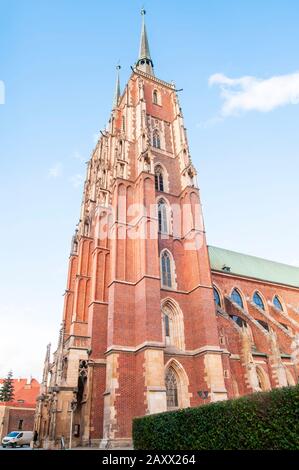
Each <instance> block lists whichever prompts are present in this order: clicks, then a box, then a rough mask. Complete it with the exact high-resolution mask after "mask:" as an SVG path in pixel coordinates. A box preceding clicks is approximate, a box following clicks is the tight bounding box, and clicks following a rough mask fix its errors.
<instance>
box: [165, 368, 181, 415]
mask: <svg viewBox="0 0 299 470" xmlns="http://www.w3.org/2000/svg"><path fill="white" fill-rule="evenodd" d="M165 386H166V400H167V409H168V410H173V409H176V408H178V407H179V399H178V377H177V374H176V373H175V371H174V369H173V368H172V367H169V368H168V369H167V371H166V374H165Z"/></svg>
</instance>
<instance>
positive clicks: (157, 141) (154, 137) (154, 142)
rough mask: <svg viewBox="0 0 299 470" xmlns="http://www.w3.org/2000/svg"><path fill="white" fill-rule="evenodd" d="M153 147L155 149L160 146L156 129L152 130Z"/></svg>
mask: <svg viewBox="0 0 299 470" xmlns="http://www.w3.org/2000/svg"><path fill="white" fill-rule="evenodd" d="M153 147H155V148H156V149H160V148H161V141H160V134H159V132H158V131H157V130H155V131H154V132H153Z"/></svg>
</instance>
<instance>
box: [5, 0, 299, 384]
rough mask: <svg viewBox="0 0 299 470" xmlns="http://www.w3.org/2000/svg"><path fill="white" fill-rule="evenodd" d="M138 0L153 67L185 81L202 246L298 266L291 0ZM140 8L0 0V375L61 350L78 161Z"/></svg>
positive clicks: (132, 41)
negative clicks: (198, 190) (49, 351)
mask: <svg viewBox="0 0 299 470" xmlns="http://www.w3.org/2000/svg"><path fill="white" fill-rule="evenodd" d="M144 5H145V8H146V9H147V17H146V22H147V28H148V34H149V41H150V48H151V53H152V58H153V61H154V64H155V72H156V75H157V76H158V77H159V78H162V79H164V80H166V81H171V80H174V81H175V82H176V85H177V87H178V88H183V91H182V92H181V93H180V100H181V105H182V108H183V112H184V116H185V124H186V127H187V130H188V136H189V143H190V150H191V155H192V159H193V162H194V164H195V166H196V168H197V170H198V179H199V184H200V188H201V197H202V202H203V209H204V216H205V225H206V230H207V238H208V242H209V243H210V244H214V245H217V246H222V247H224V248H229V249H235V250H236V251H243V252H245V253H249V254H254V255H257V256H262V257H265V258H269V259H274V260H277V261H283V262H287V263H291V264H297V265H299V253H298V239H299V221H298V169H299V163H298V157H299V150H298V149H299V129H298V127H299V105H298V99H297V98H298V87H299V85H298V75H297V74H298V71H299V64H298V43H299V28H298V14H299V4H298V2H297V1H296V0H293V1H291V0H285V1H282V0H281V1H275V0H272V1H270V0H268V1H266V0H264V1H263V2H260V1H255V0H251V1H249V0H247V1H242V2H240V1H239V0H238V1H233V0H227V1H225V2H224V1H221V0H218V1H216V0H214V1H213V0H211V1H209V2H206V1H193V0H190V1H186V2H181V1H174V0H171V1H170V0H164V1H163V2H161V1H157V0H148V1H147V2H145V3H144ZM141 6H142V3H141V2H140V1H135V0H130V1H120V0H118V1H114V2H104V1H99V0H97V1H96V0H86V1H84V2H83V1H79V0H59V1H58V0H51V1H47V0H43V1H42V2H40V1H38V0H36V1H35V0H27V1H26V2H24V1H22V0H19V1H16V0H9V1H8V0H0V103H2V104H0V165H1V169H0V191H1V198H0V201H1V202H0V204H1V213H2V230H1V232H0V256H1V258H0V259H1V270H0V317H1V333H0V375H4V374H6V372H7V370H8V369H9V368H10V367H12V368H13V371H14V374H15V376H20V375H22V376H26V375H27V376H28V375H30V374H32V375H34V376H37V378H40V374H41V366H42V362H43V357H44V354H45V347H46V344H47V342H49V341H51V342H52V343H53V344H54V345H56V340H57V333H58V327H59V323H60V320H61V314H62V305H63V297H62V294H63V292H64V289H65V285H66V274H67V260H68V254H69V248H70V240H71V236H72V234H73V231H74V228H75V224H76V223H77V220H78V216H79V210H80V202H81V190H82V181H83V178H84V175H85V162H86V161H87V160H88V158H89V156H90V154H91V151H92V148H93V146H94V142H95V135H96V134H97V133H98V132H99V130H100V129H102V128H103V127H104V126H105V123H106V121H107V119H108V117H109V113H110V110H111V103H112V98H113V90H114V83H115V65H116V64H117V63H118V61H120V63H121V65H122V70H121V80H122V85H124V84H125V82H126V80H127V79H128V77H129V74H130V66H131V65H133V64H134V62H135V60H136V58H137V53H138V46H139V33H140V23H141V21H140V14H139V12H140V8H141ZM215 74H218V75H215ZM248 76H249V77H251V78H250V79H245V80H244V77H248ZM211 77H212V78H211ZM273 77H280V78H278V79H274V80H273ZM271 79H272V80H271ZM4 87H5V93H4V90H3V88H4ZM1 90H2V91H1ZM236 91H239V92H240V91H241V95H240V100H239V102H238V103H237V104H236V103H235V101H234V100H235V92H236ZM1 93H2V101H1ZM269 93H270V95H269ZM3 95H4V96H3ZM238 96H239V95H238ZM273 97H274V100H272V98H273ZM272 101H273V102H272Z"/></svg>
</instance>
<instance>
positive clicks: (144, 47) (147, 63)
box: [136, 8, 154, 75]
mask: <svg viewBox="0 0 299 470" xmlns="http://www.w3.org/2000/svg"><path fill="white" fill-rule="evenodd" d="M145 13H146V11H145V10H144V8H143V9H142V10H141V16H142V27H141V37H140V47H139V58H138V61H137V63H136V68H137V69H138V70H142V72H145V73H148V74H149V75H154V64H153V61H152V59H151V54H150V50H149V45H148V39H147V33H146V26H145V20H144V17H145Z"/></svg>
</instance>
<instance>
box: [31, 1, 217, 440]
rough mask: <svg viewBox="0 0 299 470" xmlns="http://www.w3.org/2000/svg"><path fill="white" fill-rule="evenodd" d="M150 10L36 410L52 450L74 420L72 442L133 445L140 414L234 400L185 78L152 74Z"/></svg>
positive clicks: (108, 139)
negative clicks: (177, 80)
mask: <svg viewBox="0 0 299 470" xmlns="http://www.w3.org/2000/svg"><path fill="white" fill-rule="evenodd" d="M144 15H145V11H144V10H143V11H142V31H141V41H140V51H139V58H138V60H137V62H136V64H135V66H134V68H132V74H131V76H130V79H129V81H128V83H127V85H126V87H125V89H124V91H123V93H122V94H121V92H120V84H119V76H118V77H117V83H116V91H115V98H114V102H113V110H112V113H111V117H110V120H109V124H108V126H107V128H106V130H105V131H103V132H101V137H100V139H99V141H98V143H97V145H96V147H95V149H94V151H93V153H92V157H91V159H90V161H89V163H88V167H87V176H86V180H85V184H84V193H83V201H82V207H81V215H80V221H79V224H78V226H77V230H76V232H75V235H74V237H73V240H72V248H71V254H70V259H69V274H68V281H67V289H66V292H65V304H64V312H63V324H62V328H61V332H60V339H59V345H58V349H57V351H56V352H55V354H54V362H53V363H51V364H50V352H49V348H48V351H47V357H46V361H45V370H44V379H43V385H42V391H41V392H42V393H41V396H40V397H39V402H38V408H37V415H36V428H37V429H38V430H39V434H40V437H41V439H42V441H43V444H44V446H50V447H51V446H55V445H57V443H58V440H59V438H60V436H62V435H63V436H64V438H65V439H66V440H67V439H68V436H69V429H70V421H71V420H72V422H73V424H72V427H73V433H72V434H73V437H72V439H73V445H74V444H79V443H80V444H83V445H84V444H86V443H92V444H95V445H97V444H99V445H101V446H102V447H105V446H112V447H113V446H116V445H126V444H129V443H130V441H131V425H132V418H133V417H135V416H141V415H144V414H148V413H156V412H160V411H165V410H167V409H172V408H176V407H186V406H196V405H199V404H201V403H203V402H204V400H205V397H204V395H205V393H204V392H205V391H206V393H208V392H209V398H208V400H212V401H215V400H221V399H225V398H226V389H225V386H224V378H223V369H222V359H221V350H220V347H219V340H218V333H217V325H216V315H215V305H214V298H213V289H212V281H211V272H210V266H209V258H208V250H207V246H206V240H205V233H204V227H203V222H202V214H201V205H200V196H199V190H198V186H197V179H196V171H195V168H194V167H193V165H192V161H191V157H190V153H189V147H188V141H187V136H186V129H185V127H184V121H183V116H182V111H181V108H180V106H179V102H178V97H177V93H176V89H175V85H174V84H173V83H171V84H170V83H167V82H165V81H163V80H161V79H159V78H157V77H156V76H155V74H154V65H153V61H152V59H151V55H150V50H149V44H148V39H147V32H146V26H145V22H144ZM119 68H120V67H118V69H119ZM118 73H119V70H118ZM48 373H50V376H51V377H50V382H49V383H48Z"/></svg>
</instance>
